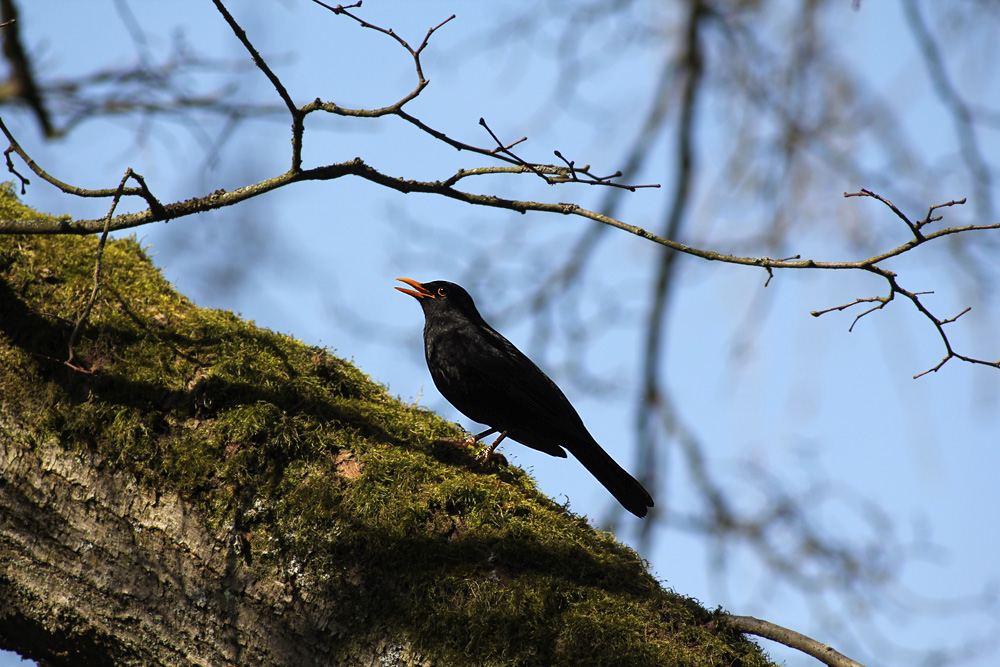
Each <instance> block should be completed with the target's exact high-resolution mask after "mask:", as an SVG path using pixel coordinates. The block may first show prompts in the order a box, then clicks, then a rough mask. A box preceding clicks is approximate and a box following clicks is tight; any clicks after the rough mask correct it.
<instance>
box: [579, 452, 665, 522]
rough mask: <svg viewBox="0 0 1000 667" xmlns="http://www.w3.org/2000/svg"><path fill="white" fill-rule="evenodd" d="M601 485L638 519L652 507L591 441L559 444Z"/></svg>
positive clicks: (649, 498)
mask: <svg viewBox="0 0 1000 667" xmlns="http://www.w3.org/2000/svg"><path fill="white" fill-rule="evenodd" d="M563 446H564V447H566V449H568V450H569V451H570V453H571V454H573V456H575V457H576V458H577V460H578V461H579V462H580V463H582V464H583V467H585V468H586V469H587V470H589V471H590V474H592V475H593V476H594V477H596V478H597V481H599V482H600V483H601V484H603V485H604V488H606V489H607V490H608V491H610V492H611V495H613V496H614V497H615V499H616V500H618V502H620V503H621V504H622V507H624V508H625V509H627V510H628V511H629V512H631V513H632V514H634V515H636V516H637V517H639V518H642V517H644V516H646V512H648V511H649V508H650V507H652V506H653V498H652V496H650V495H649V492H648V491H646V489H645V488H643V486H642V484H640V483H639V482H638V481H637V480H636V479H635V478H634V477H632V475H630V474H628V473H627V472H626V471H625V469H624V468H622V467H621V466H620V465H618V464H617V463H616V462H615V460H614V459H613V458H611V456H610V455H609V454H608V453H607V452H606V451H604V450H603V449H602V448H601V446H600V445H599V444H597V442H596V441H595V440H593V439H591V440H590V442H584V443H580V444H578V445H567V444H565V443H564V444H563Z"/></svg>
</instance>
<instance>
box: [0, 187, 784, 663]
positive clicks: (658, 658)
mask: <svg viewBox="0 0 1000 667" xmlns="http://www.w3.org/2000/svg"><path fill="white" fill-rule="evenodd" d="M37 217H38V214H37V213H35V212H32V211H30V210H28V209H26V208H24V207H23V206H21V205H20V204H19V203H17V202H16V200H15V199H14V198H13V195H12V193H11V192H10V191H9V189H8V190H5V191H3V192H2V193H0V218H2V219H15V218H37ZM96 245H97V244H96V241H95V239H93V238H76V237H50V236H35V237H9V236H0V648H6V649H13V650H16V651H18V652H19V653H21V654H22V655H24V656H26V657H30V658H33V659H35V660H38V661H39V662H40V663H41V664H45V665H104V664H115V665H189V664H197V665H246V664H253V665H307V664H338V665H371V664H381V665H393V666H398V665H444V664H448V665H455V666H460V665H588V664H593V665H614V664H622V665H719V664H726V665H754V666H757V665H764V664H768V663H767V661H766V659H765V658H764V657H763V656H762V655H761V653H760V651H759V649H758V648H757V647H756V646H755V645H754V644H753V643H751V642H749V641H747V640H746V639H745V638H744V637H743V636H742V635H740V634H738V633H735V632H733V631H731V630H727V629H726V625H725V623H724V622H717V621H720V620H722V616H723V615H722V614H721V613H720V612H708V611H706V610H704V609H703V608H701V607H700V606H699V605H698V604H697V603H695V602H694V601H692V600H690V599H687V598H684V597H683V596H679V595H677V594H674V593H672V592H670V591H666V590H664V589H663V588H662V586H661V585H660V584H659V583H658V582H656V581H655V580H654V579H653V578H652V577H650V576H649V575H648V573H647V572H646V568H645V563H644V562H643V561H642V560H641V559H640V558H638V556H637V555H636V554H635V553H634V552H632V551H631V550H629V549H628V548H627V547H624V546H622V545H620V544H618V543H617V542H616V541H615V540H614V539H613V537H610V536H608V535H606V534H602V533H598V532H597V531H595V530H593V529H592V528H590V527H589V526H588V525H587V522H586V521H585V520H583V519H580V518H578V517H574V516H572V515H571V514H569V513H568V512H566V511H565V510H564V509H563V508H561V507H559V506H557V505H555V504H554V503H552V502H551V501H550V500H548V499H547V498H545V497H543V496H541V495H540V494H539V493H538V492H537V491H536V490H535V489H534V486H533V484H532V482H531V480H530V479H529V478H527V477H526V476H525V475H524V473H523V472H522V471H520V470H518V469H516V468H510V467H505V466H500V465H498V464H490V465H487V466H485V467H477V466H475V465H474V464H473V460H472V457H471V455H470V454H469V453H466V452H464V451H460V450H457V449H455V448H453V447H440V446H433V445H431V444H430V443H431V442H432V441H433V440H435V439H436V438H441V437H447V436H451V437H454V436H455V435H456V431H455V427H454V426H453V425H450V424H448V423H446V422H444V421H442V420H440V419H439V418H437V417H436V416H435V415H433V414H430V413H427V412H426V411H423V410H420V409H417V408H414V407H413V406H408V405H404V404H402V403H400V402H399V401H397V400H396V399H394V398H392V397H390V396H388V395H387V394H386V392H385V391H384V389H383V388H382V387H380V386H378V385H377V384H375V383H373V382H371V380H369V379H368V378H366V377H365V376H364V375H363V374H362V373H360V372H359V371H358V370H357V369H355V368H354V367H352V366H351V365H350V364H348V363H346V362H344V361H342V360H339V359H337V358H335V357H333V356H331V355H330V354H328V353H327V352H326V351H325V350H319V349H316V348H309V347H307V346H304V345H302V344H301V343H299V342H297V341H295V340H293V339H291V338H288V337H286V336H280V335H277V334H274V333H273V332H269V331H266V330H262V329H259V328H257V327H254V326H253V325H252V324H249V323H246V322H243V321H241V320H239V319H238V318H236V317H235V316H233V315H232V314H230V313H225V312H220V311H210V310H204V309H200V308H197V307H195V306H194V305H192V304H191V303H190V302H188V301H187V300H185V299H184V298H183V297H181V296H179V295H177V294H176V293H175V292H174V291H173V290H172V289H171V287H170V286H169V285H168V284H166V283H165V282H164V281H163V279H162V278H161V277H160V275H159V273H158V272H157V271H156V269H155V268H154V267H153V266H152V265H151V264H150V262H149V260H148V259H147V258H146V257H145V255H144V254H143V252H142V251H141V249H140V248H139V247H138V246H137V245H136V244H135V243H134V242H132V241H129V240H121V241H115V242H111V243H109V244H108V246H107V248H106V250H105V253H104V258H103V270H102V284H101V288H100V293H99V294H100V297H99V298H98V301H97V303H96V304H95V306H94V309H93V311H92V313H91V315H90V317H89V319H88V320H87V323H86V325H85V327H84V329H83V334H82V335H81V337H80V341H79V343H78V344H77V348H76V350H75V355H74V357H75V359H77V360H78V364H79V366H78V367H77V368H71V367H70V366H68V365H66V364H65V363H64V362H63V360H64V359H66V358H67V357H68V353H67V348H66V345H67V342H68V340H69V337H70V333H71V331H72V329H73V324H74V320H75V318H76V317H77V316H78V313H79V312H81V310H82V306H83V304H84V303H85V302H86V299H87V298H88V297H89V294H90V290H91V288H92V284H93V267H94V261H95V252H96ZM387 289H388V287H387ZM415 335H416V334H415ZM415 344H418V343H416V342H415Z"/></svg>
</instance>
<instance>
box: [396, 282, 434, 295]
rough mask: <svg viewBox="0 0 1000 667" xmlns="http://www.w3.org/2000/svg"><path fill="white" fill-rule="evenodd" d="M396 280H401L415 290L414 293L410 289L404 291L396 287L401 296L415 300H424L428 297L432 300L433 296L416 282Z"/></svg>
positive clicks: (403, 288) (402, 288)
mask: <svg viewBox="0 0 1000 667" xmlns="http://www.w3.org/2000/svg"><path fill="white" fill-rule="evenodd" d="M396 280H401V281H403V282H404V283H406V284H407V285H410V286H411V287H415V288H416V291H414V290H411V289H406V288H405V287H397V288H396V289H398V290H399V291H400V292H402V293H403V294H409V295H410V296H412V297H415V298H417V299H426V298H427V297H430V298H432V299H433V298H434V295H433V294H431V293H430V291H429V290H428V289H427V288H426V287H424V286H423V285H421V284H420V283H418V282H417V281H416V280H411V279H409V278H396Z"/></svg>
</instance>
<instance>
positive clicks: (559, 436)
mask: <svg viewBox="0 0 1000 667" xmlns="http://www.w3.org/2000/svg"><path fill="white" fill-rule="evenodd" d="M400 280H402V281H403V282H405V283H407V284H409V285H410V286H411V287H413V288H414V289H412V290H410V289H405V288H403V287H397V288H396V289H398V290H399V291H400V292H404V293H405V294H409V295H410V296H413V297H414V298H416V299H417V301H419V302H420V306H421V308H423V311H424V353H425V356H426V357H427V368H428V369H429V370H430V372H431V377H432V378H433V380H434V384H435V385H436V386H437V388H438V391H440V392H441V394H442V395H443V396H444V397H445V398H446V399H448V402H449V403H451V404H452V405H454V406H455V407H456V408H458V410H459V411H460V412H461V413H462V414H464V415H465V416H466V417H468V418H469V419H472V420H474V421H476V422H479V423H480V424H486V425H487V426H489V427H490V428H492V429H494V430H496V431H500V432H501V434H502V435H501V438H502V437H503V434H506V437H508V438H511V439H513V440H516V441H518V442H520V443H521V444H524V445H527V446H528V447H532V448H534V449H537V450H539V451H543V452H545V453H546V454H551V455H552V456H560V457H564V458H565V456H566V451H565V450H564V449H563V447H565V448H566V449H568V450H569V451H570V452H571V453H572V454H573V456H575V457H576V458H577V459H578V460H579V461H580V463H582V464H583V465H584V466H585V467H586V468H587V470H589V471H590V472H591V474H593V475H594V477H596V478H597V480H598V481H599V482H600V483H601V484H603V485H604V487H605V488H606V489H607V490H608V491H610V492H611V494H612V495H613V496H614V497H615V498H616V499H617V500H618V502H620V503H621V504H622V506H623V507H624V508H625V509H627V510H628V511H629V512H632V513H633V514H635V515H636V516H638V517H643V516H645V515H646V512H647V511H648V508H650V507H652V506H653V499H652V498H651V497H650V495H649V493H648V492H647V491H646V489H644V488H643V487H642V485H641V484H640V483H639V482H637V481H636V480H635V479H634V478H633V477H632V476H631V475H629V474H628V473H627V472H625V470H623V469H622V467H621V466H619V465H618V464H617V463H615V461H614V459H612V458H611V457H610V456H609V455H608V453H607V452H605V451H604V450H603V449H602V448H601V446H600V445H599V444H597V441H595V440H594V438H593V437H592V436H591V435H590V433H589V432H588V431H587V427H586V426H584V425H583V421H582V420H581V419H580V415H578V414H577V412H576V410H575V409H574V408H573V406H572V405H571V404H570V402H569V400H568V399H567V398H566V396H565V395H564V394H563V393H562V391H561V390H560V389H559V387H557V386H556V383H555V382H553V381H552V380H550V379H549V377H548V376H547V375H546V374H545V373H543V372H542V371H541V369H539V368H538V366H536V365H535V364H534V363H532V361H531V360H530V359H528V357H526V356H525V355H524V354H523V353H522V352H521V351H520V350H518V349H517V348H516V347H514V345H513V344H512V343H511V342H510V341H508V340H507V339H506V338H504V337H503V336H501V335H500V334H499V333H497V331H496V330H495V329H493V327H491V326H490V325H489V324H487V323H486V321H485V320H484V319H483V318H482V316H481V315H480V314H479V311H478V310H476V304H475V303H473V301H472V297H471V296H469V293H468V292H466V291H465V290H464V289H462V288H461V287H460V286H458V285H456V284H454V283H449V282H445V281H442V280H437V281H434V282H428V283H419V282H417V281H415V280H410V279H408V278H400Z"/></svg>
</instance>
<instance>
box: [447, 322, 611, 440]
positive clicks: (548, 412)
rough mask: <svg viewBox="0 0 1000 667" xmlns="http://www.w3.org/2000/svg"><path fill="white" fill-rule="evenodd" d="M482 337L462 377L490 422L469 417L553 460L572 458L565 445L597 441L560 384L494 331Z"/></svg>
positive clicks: (481, 331) (482, 330) (483, 330)
mask: <svg viewBox="0 0 1000 667" xmlns="http://www.w3.org/2000/svg"><path fill="white" fill-rule="evenodd" d="M478 331H479V335H478V336H476V339H475V342H474V343H473V345H474V351H472V352H471V353H470V354H468V355H466V358H465V359H464V360H463V371H462V376H463V378H464V379H465V380H467V381H468V382H469V383H474V384H475V385H476V386H475V387H469V386H468V384H466V383H465V382H463V384H465V385H466V386H465V391H466V393H467V394H468V395H471V396H475V401H476V403H477V404H476V406H474V407H475V408H478V409H479V411H480V417H483V418H485V421H483V420H481V419H480V417H476V416H474V415H472V414H469V413H466V414H468V416H469V417H471V418H473V419H476V420H477V421H483V423H485V424H488V425H490V426H492V427H494V428H498V429H501V430H506V431H508V437H510V438H512V439H514V440H517V441H518V442H520V443H522V444H525V445H528V446H529V447H534V448H535V449H539V450H541V451H543V452H547V453H549V454H551V455H553V456H566V453H565V452H564V451H563V449H562V447H560V445H561V444H565V443H567V442H572V441H578V440H592V438H591V437H590V434H589V433H588V432H587V429H586V427H585V426H584V425H583V421H582V420H581V419H580V416H579V415H578V414H577V412H576V410H575V409H574V408H573V406H572V405H571V404H570V402H569V400H568V399H567V398H566V396H565V395H564V394H563V393H562V390H560V389H559V387H558V386H556V383H555V382H553V381H552V380H551V379H549V377H548V376H547V375H545V373H544V372H542V370H541V369H540V368H538V366H536V365H535V364H534V362H532V361H531V360H530V359H529V358H528V357H527V356H526V355H524V354H523V353H522V352H521V351H520V350H518V349H517V348H516V347H515V346H514V344H513V343H511V342H510V341H508V340H507V339H506V338H504V337H503V336H502V335H501V334H499V333H498V332H497V331H495V330H494V329H492V328H480V329H479V330H478ZM442 393H444V392H442ZM446 398H449V400H451V398H450V397H447V395H446ZM456 407H459V409H460V410H462V407H461V406H458V405H456ZM463 412H465V410H463Z"/></svg>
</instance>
